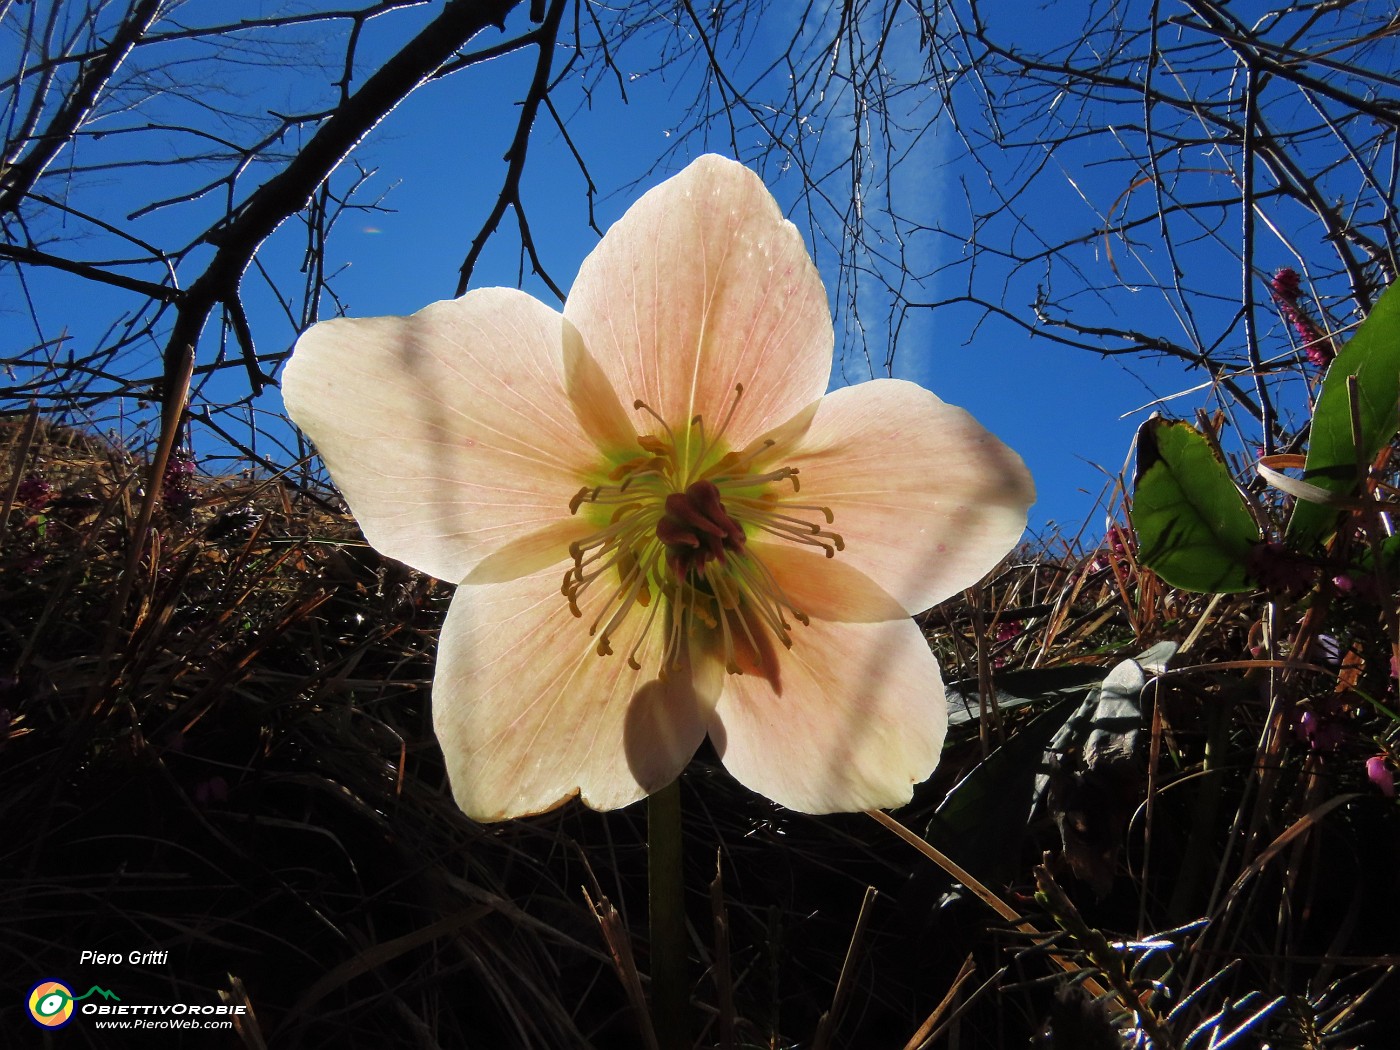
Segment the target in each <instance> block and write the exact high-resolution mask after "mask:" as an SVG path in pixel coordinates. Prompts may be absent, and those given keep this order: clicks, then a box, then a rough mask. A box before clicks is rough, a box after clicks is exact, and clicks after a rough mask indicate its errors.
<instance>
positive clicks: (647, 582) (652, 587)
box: [560, 386, 845, 676]
mask: <svg viewBox="0 0 1400 1050" xmlns="http://www.w3.org/2000/svg"><path fill="white" fill-rule="evenodd" d="M743 392H744V390H743V387H742V386H736V387H735V392H734V398H733V400H732V401H731V402H730V406H729V410H728V412H727V413H726V414H725V416H724V419H723V420H722V421H721V424H720V427H719V428H718V430H717V431H716V432H715V433H713V434H712V435H709V436H707V435H706V432H705V424H704V420H703V418H702V417H700V416H696V417H695V418H694V419H692V420H691V421H690V426H689V429H687V430H686V431H685V432H684V437H685V440H684V441H677V439H676V434H675V432H674V431H673V430H672V429H671V427H670V426H668V425H667V424H666V422H665V421H664V420H663V419H661V417H660V416H659V415H657V413H656V412H654V411H653V410H652V409H651V408H650V406H648V405H647V404H645V403H644V402H641V401H638V402H636V403H635V405H634V407H635V408H637V409H638V410H640V411H644V412H646V413H647V414H648V415H650V416H652V417H653V418H654V419H655V420H656V422H657V423H659V424H660V427H661V433H660V434H657V435H644V436H642V437H639V438H638V439H637V448H636V449H635V450H634V453H635V454H632V455H629V456H623V457H619V458H618V460H617V461H616V462H615V463H610V464H608V466H607V467H605V468H604V469H603V470H601V471H600V472H599V476H600V478H602V479H604V480H602V481H601V483H600V484H597V485H592V486H585V487H584V488H582V489H580V490H579V492H578V493H577V494H576V495H575V496H574V498H573V499H572V500H571V501H570V503H569V510H570V511H571V512H572V513H574V514H579V513H585V514H588V515H590V516H591V517H592V518H593V519H594V520H595V521H596V522H597V524H598V529H597V530H596V531H595V532H594V533H593V534H592V535H590V536H589V537H588V538H586V539H583V540H580V541H578V542H576V543H574V544H573V545H572V546H571V547H570V550H569V553H570V554H572V555H573V559H574V563H573V565H572V566H571V567H570V568H569V569H568V571H567V572H565V574H564V582H563V586H562V587H561V588H560V590H561V592H562V593H563V595H564V597H565V598H567V599H568V602H569V607H570V608H571V609H572V610H573V613H574V615H575V616H578V617H582V616H583V611H582V609H581V608H580V605H579V602H580V599H581V597H582V596H583V595H584V593H585V592H587V591H588V590H589V589H591V588H592V587H593V586H594V585H595V584H600V581H601V586H602V587H603V588H605V589H608V590H609V593H608V596H607V599H606V600H605V601H603V602H602V603H601V604H600V608H599V611H598V613H597V615H596V616H595V617H594V619H593V622H592V624H591V625H590V627H589V634H590V635H591V636H596V637H597V638H598V645H597V652H598V654H599V655H600V656H607V655H610V654H611V653H612V652H613V648H612V640H613V639H614V638H615V637H618V635H619V632H620V631H621V630H622V629H623V628H624V625H625V624H628V623H629V621H631V622H632V623H633V624H634V625H635V626H636V627H637V630H636V635H635V640H633V641H632V643H631V645H630V647H629V652H628V655H627V662H628V664H629V665H631V666H632V667H633V669H635V670H641V667H640V665H639V664H638V662H637V659H636V657H637V652H638V651H639V650H640V649H641V647H642V645H643V643H644V642H645V640H646V638H647V637H648V636H649V634H650V632H651V628H652V626H653V624H654V623H655V620H656V617H657V616H658V614H659V615H661V616H663V618H664V619H663V623H664V625H665V631H666V644H665V650H664V656H663V659H662V667H661V674H663V675H664V674H666V673H667V672H669V671H676V670H679V669H680V667H681V662H682V660H683V659H684V658H685V657H686V654H687V653H688V645H687V644H686V643H687V642H688V641H689V640H690V639H693V638H697V637H698V638H700V639H701V640H702V642H705V643H707V644H710V645H712V646H713V647H715V648H717V649H719V650H720V651H721V652H722V656H723V659H724V663H725V666H726V667H727V669H728V670H729V672H730V673H731V674H739V673H743V672H744V671H749V672H751V673H758V674H767V675H769V676H772V675H775V674H776V670H777V669H776V667H774V666H769V665H770V664H771V662H772V661H773V660H774V655H773V654H774V648H773V646H772V644H771V639H772V638H776V639H777V640H778V641H779V642H781V643H782V645H783V647H784V648H791V647H792V629H793V628H792V623H791V622H790V619H791V620H795V621H796V622H798V623H801V624H804V625H805V624H806V623H808V622H809V621H808V617H807V615H806V613H804V612H803V611H802V610H801V609H799V608H797V607H796V606H795V605H794V603H793V602H792V600H791V599H790V598H789V597H788V595H787V594H786V593H785V592H784V591H783V588H782V586H781V585H780V584H779V582H778V581H777V580H776V579H774V577H773V574H772V573H771V572H770V571H769V569H768V567H767V566H765V565H764V564H763V561H762V560H761V559H760V558H759V557H758V556H757V555H756V553H755V552H754V550H753V549H751V548H750V546H749V543H748V540H749V538H750V537H752V536H754V535H755V534H757V533H764V534H767V535H768V536H773V537H777V538H780V539H784V540H788V541H790V542H796V543H801V544H805V545H807V546H812V547H816V548H819V549H820V550H821V551H822V552H823V553H824V554H825V555H826V557H828V558H830V557H833V556H835V553H836V552H837V551H839V550H842V549H844V547H845V544H844V542H843V541H842V539H841V537H840V536H839V535H838V534H836V533H835V532H831V531H830V530H829V529H827V528H826V526H828V525H831V524H832V522H833V520H834V519H833V515H832V513H831V510H830V509H829V508H827V507H819V506H812V505H809V504H800V503H796V502H794V501H793V499H792V497H793V496H795V495H796V493H797V492H798V491H799V482H798V477H797V474H798V471H797V468H796V467H778V468H776V469H765V468H764V467H762V466H759V465H757V462H758V461H759V460H762V459H767V458H771V452H772V448H773V445H774V442H773V441H772V440H766V441H764V442H762V443H760V444H759V445H758V446H757V447H750V448H749V449H747V450H745V451H743V452H733V451H729V450H728V449H727V447H726V446H725V444H724V440H723V439H724V431H725V429H726V427H727V426H728V424H729V421H730V420H731V419H732V418H733V415H734V409H735V407H736V406H737V404H738V402H739V399H740V397H742V396H743ZM789 484H790V485H791V491H789V489H788V485H789ZM818 516H819V517H820V520H814V519H817V518H818ZM658 597H659V598H660V599H661V600H660V601H657V600H654V599H656V598H658ZM634 609H643V610H646V613H645V616H644V617H641V616H639V617H636V618H635V619H634V618H632V617H631V613H632V612H633V610H634Z"/></svg>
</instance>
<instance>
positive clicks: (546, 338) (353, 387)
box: [282, 288, 598, 582]
mask: <svg viewBox="0 0 1400 1050" xmlns="http://www.w3.org/2000/svg"><path fill="white" fill-rule="evenodd" d="M565 331H566V329H565V322H564V320H563V318H562V317H561V316H560V315H559V314H558V313H557V312H556V311H554V310H551V309H550V308H549V307H547V306H545V305H544V304H543V303H541V302H538V301H537V300H535V299H532V298H531V297H530V296H528V295H525V294H524V293H522V292H517V291H513V290H510V289H504V288H487V289H482V290H480V291H474V292H469V293H467V295H465V296H463V297H462V298H461V299H457V300H453V301H450V302H439V303H434V304H433V305H431V306H428V307H426V308H425V309H423V310H420V311H419V312H418V313H416V314H413V315H412V316H411V317H376V318H368V319H364V320H349V319H339V320H333V321H324V322H322V323H320V324H318V325H315V326H314V327H312V328H311V329H310V330H309V331H307V332H306V333H305V334H304V335H303V336H302V337H301V338H300V339H299V340H298V341H297V345H296V348H295V350H294V351H293V353H292V358H291V360H290V361H289V362H288V363H287V367H286V369H285V370H284V372H283V374H282V394H283V397H284V399H285V400H286V404H287V410H288V412H289V413H290V414H291V416H292V418H293V419H294V420H295V421H296V423H297V425H298V426H299V427H301V428H302V430H304V431H305V432H306V434H307V435H308V436H309V437H310V438H311V440H312V441H313V442H314V443H315V445H316V450H317V451H318V452H319V453H320V454H321V457H322V458H323V459H324V460H325V462H326V466H327V467H328V468H329V469H330V473H331V477H332V478H333V479H334V480H335V483H336V485H337V486H338V487H339V488H340V491H341V492H342V493H343V494H344V496H345V499H346V501H347V502H348V503H349V504H350V509H351V511H352V512H353V513H354V515H355V517H356V519H358V521H359V523H360V525H361V527H362V528H363V530H364V533H365V538H366V539H368V540H369V542H370V543H372V544H373V545H374V546H375V547H376V548H378V549H379V550H380V551H381V552H383V553H384V554H387V555H389V556H390V557H393V558H397V559H398V560H400V561H403V562H406V563H407V564H409V565H412V566H413V567H414V568H416V569H420V570H422V571H423V572H426V573H429V574H431V575H433V576H436V577H438V578H439V579H444V580H450V581H452V582H456V581H459V580H461V579H462V578H463V577H465V576H466V575H467V573H468V572H470V571H471V569H472V568H473V566H475V565H476V564H477V563H478V562H479V561H480V560H481V559H482V558H483V557H485V556H486V555H488V554H490V553H491V552H492V551H495V550H498V549H500V548H501V547H502V546H504V545H505V544H506V543H508V542H509V541H512V540H515V539H517V538H519V537H520V536H521V535H522V534H525V533H532V532H537V531H540V530H545V529H553V528H557V527H558V526H559V522H560V520H561V519H566V518H568V517H569V500H570V498H571V497H572V496H573V495H574V493H575V492H577V491H578V488H579V486H580V485H581V484H582V483H583V472H584V470H585V469H586V468H587V466H589V465H590V464H591V463H592V462H594V461H596V460H597V459H598V453H597V451H596V448H595V446H594V444H593V442H592V441H591V440H590V438H589V436H588V434H587V433H586V431H585V429H584V427H583V425H582V424H581V423H580V421H579V419H578V417H577V415H576V413H575V410H574V408H573V406H572V404H571V402H570V398H569V396H568V394H567V392H566V391H565V387H564V382H565V376H564V369H563V344H564V339H565V335H564V333H565ZM566 557H568V545H567V542H565V543H564V544H562V545H561V546H560V547H559V549H558V552H557V557H555V558H554V559H553V561H552V562H550V564H553V563H557V562H561V561H563V560H564V559H565V558H566Z"/></svg>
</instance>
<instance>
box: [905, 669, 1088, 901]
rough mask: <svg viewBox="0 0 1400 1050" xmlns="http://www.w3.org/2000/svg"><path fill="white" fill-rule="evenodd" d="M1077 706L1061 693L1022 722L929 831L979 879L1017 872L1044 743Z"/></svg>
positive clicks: (957, 788) (957, 787)
mask: <svg viewBox="0 0 1400 1050" xmlns="http://www.w3.org/2000/svg"><path fill="white" fill-rule="evenodd" d="M1102 674H1103V672H1102V671H1100V672H1099V675H1100V676H1102ZM1082 692H1083V690H1080V693H1081V694H1082ZM1077 707H1078V701H1077V700H1075V699H1073V698H1070V699H1062V700H1060V701H1059V702H1058V703H1056V704H1054V706H1052V707H1051V708H1050V709H1049V710H1047V711H1042V712H1041V713H1040V714H1038V715H1036V716H1035V718H1034V719H1032V720H1031V721H1030V722H1029V723H1027V724H1026V725H1024V726H1022V727H1021V728H1019V729H1018V730H1017V731H1016V734H1015V735H1014V736H1012V737H1011V738H1010V739H1009V740H1007V742H1006V743H1004V744H1002V745H1001V747H999V748H997V749H996V750H995V751H993V752H992V753H991V754H990V755H988V756H987V758H986V759H985V760H984V761H983V762H981V763H980V764H979V765H977V766H975V767H974V768H973V769H972V771H971V772H970V773H968V774H967V776H965V777H963V778H962V779H961V780H959V781H958V782H957V783H956V784H954V785H953V789H952V790H951V791H949V792H948V797H947V798H945V799H944V800H943V802H942V803H941V804H940V805H939V807H938V809H937V811H936V812H935V813H934V816H933V817H932V819H931V820H930V821H929V825H928V828H927V830H926V831H925V837H926V838H927V839H928V840H929V841H930V842H932V843H933V844H934V845H935V846H937V847H938V848H939V849H941V850H943V851H944V852H945V853H947V854H948V855H949V856H951V857H952V858H953V859H954V860H956V861H957V862H958V863H959V864H961V865H962V866H963V867H964V868H966V869H967V870H968V871H970V872H972V874H974V875H976V876H977V877H978V878H980V879H984V880H985V879H989V880H992V881H997V880H1001V879H1009V878H1012V877H1014V873H1015V870H1016V864H1017V860H1018V859H1019V857H1020V852H1021V840H1022V838H1023V837H1024V836H1025V832H1026V822H1027V819H1028V818H1029V815H1030V811H1031V804H1032V802H1033V801H1034V799H1035V780H1036V774H1037V773H1039V772H1041V767H1042V765H1043V763H1044V755H1045V748H1046V747H1047V746H1048V745H1049V743H1050V740H1051V739H1052V738H1053V737H1054V736H1055V734H1056V733H1058V732H1059V731H1060V728H1061V727H1062V726H1063V725H1064V724H1065V719H1067V718H1068V717H1069V716H1070V715H1071V714H1073V713H1074V711H1075V709H1076V708H1077Z"/></svg>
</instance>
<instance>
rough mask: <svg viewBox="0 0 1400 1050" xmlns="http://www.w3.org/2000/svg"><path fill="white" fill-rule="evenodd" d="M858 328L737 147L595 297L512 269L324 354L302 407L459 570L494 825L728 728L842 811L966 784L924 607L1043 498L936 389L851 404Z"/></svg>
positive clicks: (454, 766) (660, 218) (473, 806)
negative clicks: (952, 753)
mask: <svg viewBox="0 0 1400 1050" xmlns="http://www.w3.org/2000/svg"><path fill="white" fill-rule="evenodd" d="M832 345H833V333H832V326H831V315H830V311H829V307H828V304H827V298H826V291H825V289H824V288H823V287H822V282H821V279H820V277H819V276H818V274H817V270H816V267H815V266H814V265H813V263H812V260H811V258H810V257H809V256H808V254H807V250H806V248H805V247H804V245H803V243H802V238H801V236H800V234H799V233H798V231H797V229H796V228H795V227H794V226H793V225H792V224H791V223H789V222H787V221H786V220H784V218H783V217H782V214H781V212H780V211H779V209H778V205H777V203H776V202H775V201H774V200H773V198H772V197H771V196H770V195H769V194H768V192H767V190H766V189H765V188H764V187H763V184H762V183H761V182H760V181H759V179H758V178H757V176H755V175H754V174H753V173H752V172H750V171H748V170H747V169H745V168H744V167H742V166H740V165H739V164H736V163H735V162H733V161H730V160H726V159H723V158H721V157H716V156H706V157H701V158H700V159H699V160H697V161H695V162H694V163H693V164H691V165H690V166H689V167H688V168H686V169H685V170H684V171H682V172H681V173H680V174H679V175H677V176H675V177H674V178H672V179H669V180H667V181H666V182H664V183H662V184H661V185H660V186H657V187H656V188H655V189H653V190H651V191H650V192H649V193H647V194H646V195H644V196H643V197H642V198H641V200H639V201H638V202H637V203H636V204H635V205H633V206H632V208H631V209H630V210H629V211H628V212H627V214H626V215H624V216H623V217H622V219H621V220H620V221H619V222H618V223H617V225H615V226H614V227H613V228H612V229H611V230H609V231H608V233H607V235H606V236H605V237H604V238H603V239H602V241H601V242H600V243H599V244H598V246H597V247H596V248H595V249H594V250H593V252H592V253H591V254H590V255H589V256H588V258H587V259H585V260H584V263H583V266H582V268H581V269H580V270H579V274H578V279H577V280H576V281H575V282H574V286H573V289H572V291H571V292H570V293H569V298H568V302H567V303H566V305H565V307H564V312H563V313H562V314H560V313H558V312H557V311H555V310H553V309H551V308H550V307H548V306H546V305H544V304H543V303H541V302H539V301H537V300H536V299H533V298H531V297H530V296H528V295H526V294H524V293H522V292H518V291H513V290H510V289H504V288H486V289H481V290H478V291H473V292H468V293H467V294H466V295H464V296H463V297H462V298H460V299H457V300H454V301H452V302H439V303H434V304H433V305H431V306H428V307H426V308H425V309H423V310H420V311H419V312H418V313H416V314H414V315H413V316H411V317H377V318H368V319H364V320H344V319H341V320H333V321H325V322H323V323H321V324H318V325H316V326H314V327H313V328H311V329H310V330H309V331H308V332H306V334H305V335H303V336H302V337H301V339H300V340H299V341H298V342H297V345H296V349H295V352H294V353H293V355H292V358H291V361H290V362H289V363H288V365H287V368H286V372H285V374H284V376H283V391H284V394H285V396H286V403H287V408H288V410H289V412H290V413H291V415H292V418H293V419H294V420H296V422H297V424H298V425H299V426H300V427H301V428H302V429H303V430H304V431H305V432H306V433H307V434H308V435H309V436H310V438H311V439H312V440H313V441H314V442H315V444H316V447H317V448H318V449H319V451H320V453H321V455H322V457H323V458H324V459H325V462H326V465H327V467H328V468H329V469H330V473H331V476H332V477H333V478H334V480H335V482H336V484H337V485H339V487H340V489H341V491H342V492H343V493H344V496H345V498H346V500H347V501H348V502H349V504H350V508H351V510H352V511H353V512H354V514H355V517H356V518H358V519H359V522H360V525H361V526H362V527H363V529H364V533H365V536H366V538H367V539H368V540H369V542H370V543H372V544H373V545H374V546H375V547H377V548H378V549H379V550H380V551H382V552H383V553H384V554H386V555H388V556H390V557H393V558H397V559H399V560H401V561H403V562H406V563H407V564H409V565H411V566H413V567H414V568H416V569H419V570H421V571H423V572H426V573H430V574H431V575H433V576H436V577H439V578H440V579H444V580H452V581H457V582H458V583H459V584H460V586H459V587H458V589H457V593H456V595H455V597H454V598H453V600H452V605H451V608H450V610H449V612H448V614H447V619H446V622H445V623H444V625H443V628H442V637H441V640H440V642H439V648H438V661H437V671H436V675H435V679H434V682H433V718H434V724H435V727H436V730H437V734H438V738H439V740H440V741H441V743H442V749H443V752H444V754H445V756H446V759H447V766H448V770H449V773H450V776H451V780H452V786H453V791H454V794H455V795H456V798H457V802H458V803H459V804H460V805H461V807H462V809H463V810H465V811H466V812H467V813H468V814H469V815H470V816H472V817H475V818H478V819H482V820H497V819H502V818H506V817H514V816H521V815H525V814H530V813H539V812H542V811H544V810H548V809H551V808H552V807H555V806H558V805H559V804H560V803H562V802H564V801H565V800H567V799H569V798H571V797H573V796H574V795H580V796H581V797H582V799H583V801H584V802H585V803H586V804H587V805H589V806H592V807H594V808H596V809H612V808H615V807H619V806H625V805H627V804H628V803H630V802H633V801H635V800H637V799H640V798H642V797H643V796H645V795H647V794H648V793H650V792H653V791H656V790H659V789H660V788H662V787H664V786H666V785H667V784H668V783H670V781H671V780H673V779H674V778H675V777H676V776H677V775H678V774H679V773H680V772H681V770H682V769H683V768H684V766H685V765H686V763H687V762H688V761H689V759H690V758H691V756H692V755H693V754H694V753H695V751H696V749H697V748H698V747H699V745H700V743H701V742H702V741H703V740H704V738H705V736H706V734H708V735H709V736H710V738H711V740H712V741H713V742H714V746H715V749H716V751H717V752H718V753H719V755H720V756H721V758H722V759H723V762H724V765H725V767H726V768H727V769H728V770H729V771H730V772H731V773H732V774H733V775H734V776H735V777H737V778H738V779H739V780H740V781H742V782H743V783H744V784H746V785H748V786H749V787H750V788H752V789H753V790H755V791H758V792H761V793H762V794H764V795H766V796H768V797H769V798H771V799H773V800H774V801H776V802H779V803H781V804H783V805H784V806H787V807H789V808H791V809H795V810H801V811H805V812H809V813H825V812H834V811H847V810H863V809H870V808H877V807H893V806H897V805H899V804H901V803H903V802H906V801H908V800H909V798H910V795H911V793H912V791H913V785H914V784H915V783H917V782H919V781H921V780H923V779H925V778H926V777H927V776H928V775H929V774H930V773H931V772H932V771H933V768H934V766H935V765H937V763H938V758H939V752H940V749H941V748H942V744H943V736H944V732H945V730H946V723H947V718H946V712H945V705H944V698H943V687H942V683H941V680H940V676H939V671H938V664H937V662H936V661H935V659H934V657H933V655H932V654H931V653H930V651H929V647H928V643H927V642H926V641H925V639H924V636H923V634H922V633H921V632H920V630H919V628H918V626H917V625H916V624H915V623H914V622H913V621H912V620H911V619H910V615H911V614H913V613H917V612H919V611H921V610H923V609H927V608H928V607H929V606H931V605H933V604H934V603H936V602H938V601H941V600H942V599H944V598H947V597H949V596H950V595H952V594H955V593H957V592H958V591H959V590H961V589H963V588H965V587H968V586H970V585H971V584H973V583H974V582H976V581H977V580H978V579H979V578H980V577H981V576H982V575H983V574H984V573H986V572H987V571H988V570H989V569H991V568H992V567H993V566H994V565H995V564H996V563H997V561H998V560H999V559H1000V558H1001V557H1002V556H1003V555H1004V554H1005V553H1006V552H1007V551H1008V550H1009V549H1010V548H1011V546H1012V545H1013V544H1014V543H1015V542H1016V541H1017V539H1018V538H1019V537H1020V535H1021V532H1022V530H1023V529H1024V527H1025V523H1026V511H1027V508H1028V507H1029V505H1030V504H1031V502H1032V501H1033V500H1034V498H1035V497H1034V491H1033V488H1032V484H1031V479H1030V476H1029V474H1028V473H1027V471H1026V468H1025V466H1024V464H1023V463H1022V462H1021V460H1020V458H1019V457H1018V456H1017V455H1016V454H1015V453H1014V452H1012V451H1011V450H1010V449H1008V448H1007V447H1006V446H1005V445H1003V444H1002V443H1001V442H1000V441H998V440H997V439H996V438H995V437H994V436H993V435H992V434H990V433H988V432H987V431H986V430H985V429H983V428H982V427H981V426H980V425H979V424H978V423H977V421H976V420H974V419H973V418H972V417H971V416H969V415H968V414H967V413H966V412H964V411H962V410H961V409H958V408H954V407H952V406H950V405H946V404H944V403H943V402H942V401H940V400H939V399H938V398H936V397H935V396H934V395H933V394H931V393H929V392H928V391H927V390H924V389H922V388H920V387H918V386H915V385H914V384H912V383H906V382H902V381H899V380H893V379H880V380H875V381H872V382H868V383H862V384H860V385H858V386H854V387H849V388H845V389H841V390H837V391H834V392H833V393H830V394H826V396H822V395H823V394H824V392H825V391H826V388H827V381H828V377H829V374H830V370H831V358H832Z"/></svg>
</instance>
